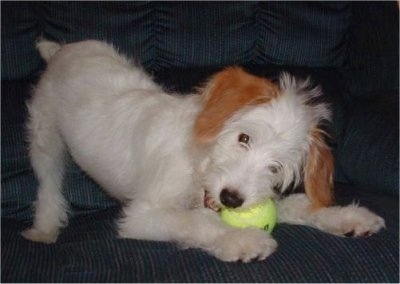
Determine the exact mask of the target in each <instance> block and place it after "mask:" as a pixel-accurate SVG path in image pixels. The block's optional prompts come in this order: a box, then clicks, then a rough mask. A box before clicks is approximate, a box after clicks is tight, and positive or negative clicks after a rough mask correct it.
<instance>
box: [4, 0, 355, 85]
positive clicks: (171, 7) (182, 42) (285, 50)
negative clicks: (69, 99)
mask: <svg viewBox="0 0 400 284" xmlns="http://www.w3.org/2000/svg"><path fill="white" fill-rule="evenodd" d="M1 5H2V28H1V29H2V43H1V44H2V53H1V56H2V78H3V79H4V78H5V79H13V78H20V77H23V76H26V75H28V74H29V73H30V72H32V71H34V70H36V69H37V68H38V66H39V62H40V58H39V55H38V53H37V52H36V51H35V50H34V41H35V39H36V38H38V37H40V36H45V37H47V38H50V39H54V40H57V41H59V42H72V41H78V40H83V39H100V40H106V41H109V42H112V43H114V44H115V45H116V46H117V47H118V48H120V50H121V51H123V52H125V53H127V54H129V55H130V56H134V57H136V58H137V59H138V60H139V61H140V62H141V63H142V64H143V65H144V66H145V67H146V68H147V69H148V70H157V69H162V68H168V67H173V66H175V67H193V66H221V65H229V64H280V65H281V64H283V65H290V66H309V67H317V66H325V67H326V66H340V65H342V63H343V61H344V56H345V51H346V36H347V31H348V27H349V23H350V9H349V5H348V4H347V3H345V2H331V3H329V2H326V3H325V2H296V1H294V2H273V1H272V2H255V1H249V2H185V1H183V2H131V1H121V2H120V1H115V2H103V1H88V2H80V1H71V2H69V1H68V2H63V1H54V2H53V1H49V2H42V1H38V2H2V3H1Z"/></svg>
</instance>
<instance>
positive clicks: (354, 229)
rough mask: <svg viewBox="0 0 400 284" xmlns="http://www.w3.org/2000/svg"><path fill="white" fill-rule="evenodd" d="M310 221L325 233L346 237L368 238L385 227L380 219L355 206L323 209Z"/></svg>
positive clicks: (363, 208)
mask: <svg viewBox="0 0 400 284" xmlns="http://www.w3.org/2000/svg"><path fill="white" fill-rule="evenodd" d="M310 221H311V222H310V225H312V226H315V227H317V228H319V229H321V230H323V231H325V232H329V233H331V234H335V235H339V236H346V237H365V236H370V235H372V234H374V233H377V232H378V231H379V230H381V229H382V228H384V227H385V221H384V220H383V219H382V218H381V217H379V216H378V215H376V214H375V213H373V212H371V211H369V210H368V209H367V208H365V207H358V206H357V205H355V204H352V205H349V206H345V207H340V206H336V207H327V208H323V209H321V210H320V211H317V213H316V214H314V216H312V218H311V219H310Z"/></svg>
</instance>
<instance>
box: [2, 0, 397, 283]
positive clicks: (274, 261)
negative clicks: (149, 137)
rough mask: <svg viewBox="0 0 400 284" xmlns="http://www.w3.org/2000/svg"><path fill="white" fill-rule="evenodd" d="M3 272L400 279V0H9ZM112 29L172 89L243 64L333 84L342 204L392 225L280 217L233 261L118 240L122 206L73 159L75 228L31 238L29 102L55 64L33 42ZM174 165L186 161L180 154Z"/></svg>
mask: <svg viewBox="0 0 400 284" xmlns="http://www.w3.org/2000/svg"><path fill="white" fill-rule="evenodd" d="M1 16H2V19H1V21H2V23H1V77H2V81H1V187H2V188H1V217H2V218H1V281H2V282H41V283H44V282H324V283H325V282H395V283H398V282H399V215H398V213H399V201H398V196H399V168H398V164H399V120H398V119H399V88H398V87H399V65H398V64H399V54H398V53H399V22H398V21H399V9H398V6H397V3H396V2H380V1H378V2H336V1H335V2H326V1H323V2H297V1H295V2H274V1H272V2H257V1H250V2H129V1H128V2H118V1H115V2H114V1H113V2H102V1H99V2H98V1H93V2H80V1H72V2H62V1H61V2H58V1H55V2H52V1H51V2H42V1H34V2H4V1H2V2H1ZM41 36H44V37H46V38H49V39H53V40H57V41H59V42H73V41H78V40H83V39H89V38H90V39H100V40H105V41H108V42H111V43H113V44H114V45H115V46H116V47H118V49H119V50H120V51H121V52H123V53H125V54H128V55H129V56H130V57H132V58H135V60H137V61H138V62H140V63H141V64H142V65H143V66H144V68H145V69H146V70H147V71H148V72H149V73H150V74H152V75H153V76H154V78H155V79H156V80H157V81H158V82H159V83H160V84H162V85H163V86H164V88H165V89H166V90H168V91H171V92H178V93H182V94H185V93H187V92H190V91H191V90H193V88H194V87H196V86H198V85H199V84H201V83H202V82H204V80H205V79H206V78H207V77H208V76H209V75H211V74H213V73H214V72H215V71H218V70H220V69H222V68H224V67H225V66H229V65H240V66H243V67H244V68H246V69H247V70H248V71H249V72H252V73H254V74H257V75H259V76H269V77H274V76H277V74H279V72H281V71H283V70H286V71H288V72H291V73H292V74H294V75H296V76H299V77H310V78H311V79H312V80H313V81H314V82H315V84H320V85H321V86H322V89H323V91H324V93H325V96H326V99H327V100H328V101H329V102H330V104H331V106H332V109H333V121H332V125H331V133H332V139H331V141H330V146H331V147H332V150H333V152H334V156H335V161H336V163H335V172H336V173H335V192H336V202H337V203H338V204H349V203H351V202H356V203H359V204H361V205H363V206H367V207H368V208H370V209H371V210H373V211H375V212H376V213H378V214H379V215H381V216H382V217H383V218H384V219H385V221H386V228H385V229H384V230H382V231H380V232H379V233H378V234H376V235H373V236H371V237H367V238H346V237H337V236H333V235H329V234H326V233H323V232H320V231H318V230H316V229H312V228H309V227H305V226H300V225H287V224H279V225H278V226H277V227H276V229H275V230H274V232H273V233H272V234H273V236H274V238H276V240H277V241H278V243H279V248H278V250H277V252H275V253H274V254H272V255H271V256H270V257H268V258H267V259H266V260H265V261H262V262H254V263H250V264H243V263H224V262H221V261H219V260H217V259H215V258H213V257H212V256H210V255H208V254H206V253H205V252H203V251H201V250H197V249H182V248H179V247H177V246H176V245H175V244H173V243H164V242H154V241H142V240H129V239H121V238H118V236H117V234H116V230H115V220H116V218H117V217H118V216H119V210H120V205H119V204H118V203H117V202H116V201H115V200H113V199H111V198H110V197H108V196H106V195H105V194H104V193H103V192H102V191H101V190H100V189H99V187H98V186H97V185H96V184H95V183H94V182H93V181H92V180H91V179H90V178H89V177H87V176H86V175H85V174H84V173H83V172H82V171H80V169H79V168H78V167H77V166H76V165H75V164H74V163H73V161H71V159H70V158H68V159H69V163H68V164H69V166H68V170H67V172H66V179H65V184H64V188H65V194H66V195H67V197H68V199H69V200H70V202H71V204H72V205H71V211H70V222H69V226H68V227H66V228H65V229H63V231H62V232H61V234H60V236H59V239H58V241H57V242H56V243H54V244H51V245H45V244H40V243H33V242H30V241H27V240H25V239H23V238H22V237H21V235H20V232H21V231H22V230H23V229H25V228H27V227H28V226H30V224H31V223H32V214H33V211H32V203H33V201H34V200H35V195H36V186H37V181H36V180H35V177H34V175H33V172H32V169H31V166H30V164H29V158H28V154H27V143H26V138H25V129H24V123H25V120H26V114H27V110H26V105H25V102H26V100H27V99H29V97H30V95H31V89H32V87H33V85H34V84H35V82H36V81H37V79H38V77H39V75H40V73H41V71H42V70H43V68H44V63H43V61H42V60H41V59H40V56H39V54H38V52H37V51H36V50H35V48H34V45H35V41H36V39H37V38H39V37H41ZM171 166H173V165H171Z"/></svg>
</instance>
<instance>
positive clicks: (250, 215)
mask: <svg viewBox="0 0 400 284" xmlns="http://www.w3.org/2000/svg"><path fill="white" fill-rule="evenodd" d="M220 214H221V218H222V220H223V221H224V222H225V223H227V224H229V225H231V226H233V227H236V228H247V227H257V228H260V229H263V230H266V231H268V232H269V233H271V232H272V230H273V229H274V227H275V225H276V208H275V203H274V201H273V200H272V199H268V200H267V201H266V202H265V203H262V204H258V205H255V206H252V207H250V208H247V209H242V208H232V209H230V208H224V209H222V210H221V213H220Z"/></svg>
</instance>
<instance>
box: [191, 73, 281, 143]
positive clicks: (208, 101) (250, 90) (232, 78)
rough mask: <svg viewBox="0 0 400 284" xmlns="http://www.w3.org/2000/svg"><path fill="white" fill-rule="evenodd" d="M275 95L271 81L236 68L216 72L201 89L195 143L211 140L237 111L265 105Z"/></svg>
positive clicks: (277, 90) (275, 88) (275, 89)
mask: <svg viewBox="0 0 400 284" xmlns="http://www.w3.org/2000/svg"><path fill="white" fill-rule="evenodd" d="M278 93H279V89H278V87H277V86H276V85H275V84H274V83H272V82H271V81H270V80H268V79H265V78H260V77H256V76H253V75H251V74H248V73H246V72H245V71H244V70H243V69H241V68H239V67H229V68H227V69H225V70H223V71H221V72H219V73H217V74H216V75H215V76H214V77H213V78H212V79H211V80H210V81H209V82H208V84H207V85H206V86H205V88H204V89H203V90H202V96H203V100H204V107H203V110H202V111H201V112H200V113H199V115H198V117H197V119H196V121H195V126H194V137H195V141H196V142H198V143H207V142H210V141H212V140H213V139H214V138H215V137H216V136H217V135H218V133H219V132H220V131H221V130H222V128H223V126H224V123H225V121H226V120H227V119H229V118H230V117H231V116H232V115H233V114H234V113H235V112H236V111H237V110H239V109H241V108H242V107H244V106H247V105H255V104H261V103H266V102H268V101H270V100H271V99H273V98H275V97H277V96H278Z"/></svg>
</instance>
